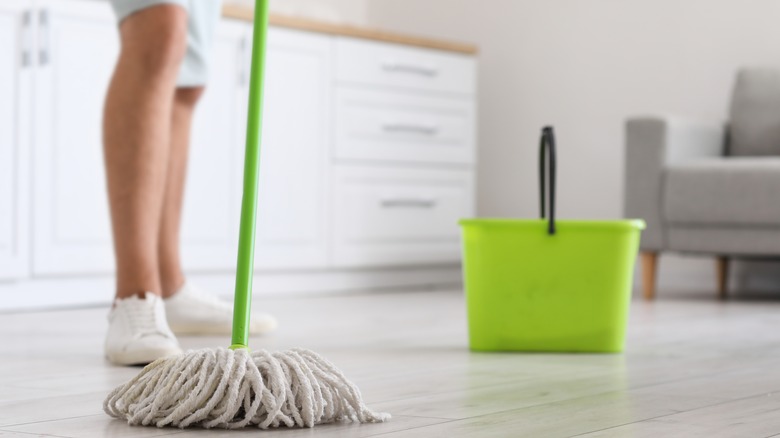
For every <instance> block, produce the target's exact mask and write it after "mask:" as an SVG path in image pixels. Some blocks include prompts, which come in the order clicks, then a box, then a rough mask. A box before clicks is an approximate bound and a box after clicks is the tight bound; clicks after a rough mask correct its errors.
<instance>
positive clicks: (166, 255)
mask: <svg viewBox="0 0 780 438" xmlns="http://www.w3.org/2000/svg"><path fill="white" fill-rule="evenodd" d="M202 94H203V87H192V88H178V89H177V90H176V93H175V95H174V100H173V115H172V118H171V134H170V147H171V149H170V156H169V157H168V177H167V180H166V183H165V198H164V201H163V206H162V218H161V221H160V235H159V240H158V260H159V272H160V281H161V283H162V294H163V297H169V296H171V295H173V294H174V293H176V291H178V290H179V288H181V286H182V285H183V284H184V272H183V270H182V266H181V257H180V255H179V248H180V247H179V234H180V233H179V232H180V226H181V209H182V203H183V200H184V183H185V180H186V177H187V156H188V152H189V144H190V128H191V126H192V116H193V113H194V111H195V105H196V104H197V102H198V99H199V98H200V96H201V95H202Z"/></svg>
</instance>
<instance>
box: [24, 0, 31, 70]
mask: <svg viewBox="0 0 780 438" xmlns="http://www.w3.org/2000/svg"><path fill="white" fill-rule="evenodd" d="M32 50H33V48H32V11H30V10H26V11H24V12H23V13H22V54H21V55H22V58H21V62H22V68H27V67H29V66H30V65H32Z"/></svg>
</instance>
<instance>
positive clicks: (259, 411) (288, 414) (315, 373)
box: [103, 348, 390, 429]
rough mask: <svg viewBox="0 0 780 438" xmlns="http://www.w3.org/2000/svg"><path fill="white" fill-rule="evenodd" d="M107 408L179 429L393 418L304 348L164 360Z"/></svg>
mask: <svg viewBox="0 0 780 438" xmlns="http://www.w3.org/2000/svg"><path fill="white" fill-rule="evenodd" d="M103 410H104V411H105V412H106V413H107V414H108V415H110V416H112V417H115V418H120V419H126V420H127V422H128V423H129V424H131V425H144V426H157V427H164V426H177V427H181V428H184V427H188V426H197V427H203V428H227V429H238V428H242V427H245V426H250V425H251V426H256V427H259V428H261V429H267V428H272V427H280V426H287V427H294V426H298V427H312V426H314V425H316V424H321V423H331V422H335V421H344V422H350V421H352V422H360V423H377V422H383V421H386V420H388V419H390V415H389V414H385V413H377V412H374V411H372V410H370V409H369V408H368V407H367V406H366V405H365V404H364V403H363V399H362V397H361V395H360V391H359V390H358V388H357V386H355V385H354V384H353V383H352V382H350V381H349V380H347V378H346V377H345V376H344V374H342V372H341V371H340V370H339V369H338V368H336V366H335V365H333V364H332V363H330V362H329V361H328V360H326V359H325V358H323V357H321V356H320V355H318V354H317V353H314V352H313V351H309V350H303V349H294V350H288V351H282V352H274V353H269V352H267V351H265V350H260V351H255V352H252V353H251V354H250V353H249V352H248V351H247V350H235V351H234V350H229V349H224V348H221V349H206V350H195V351H188V352H186V353H184V354H182V355H179V356H173V357H169V358H163V359H159V360H157V361H155V362H153V363H151V364H149V365H148V366H147V367H146V368H144V370H143V371H142V372H141V373H140V374H139V375H138V376H136V377H135V378H134V379H132V380H131V381H129V382H128V383H126V384H124V385H122V386H119V387H118V388H116V389H114V390H113V391H112V392H111V393H110V394H109V395H108V397H106V399H105V401H104V402H103Z"/></svg>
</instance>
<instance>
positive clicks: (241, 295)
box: [103, 0, 390, 429]
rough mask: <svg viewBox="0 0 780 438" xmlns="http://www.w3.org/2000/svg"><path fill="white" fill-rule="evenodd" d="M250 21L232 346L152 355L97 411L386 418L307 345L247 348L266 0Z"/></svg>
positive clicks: (195, 419)
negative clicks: (271, 349)
mask: <svg viewBox="0 0 780 438" xmlns="http://www.w3.org/2000/svg"><path fill="white" fill-rule="evenodd" d="M254 24H255V25H254V36H253V46H252V73H251V80H250V85H249V116H248V117H249V122H248V123H247V138H246V155H245V163H244V194H243V200H242V204H241V225H240V234H239V248H238V267H237V271H236V288H235V305H234V310H233V333H232V345H231V346H230V347H229V348H219V349H203V350H193V351H188V352H185V353H183V354H181V355H178V356H173V357H167V358H162V359H158V360H157V361H155V362H153V363H151V364H149V365H148V366H147V367H146V368H144V370H143V371H142V372H141V373H140V374H139V375H138V376H136V377H135V378H134V379H132V380H130V381H129V382H127V383H125V384H124V385H121V386H119V387H117V388H116V389H114V390H113V391H112V392H111V393H110V394H109V395H108V397H106V399H105V401H104V402H103V410H104V411H105V412H106V413H107V414H108V415H110V416H112V417H115V418H119V419H124V420H127V422H128V423H129V424H130V425H143V426H157V427H165V426H175V427H181V428H184V427H202V428H225V429H238V428H243V427H246V426H254V427H259V428H261V429H268V428H275V427H283V426H284V427H313V426H314V425H317V424H322V423H332V422H339V421H341V422H359V423H378V422H384V421H387V420H388V419H390V415H389V414H385V413H377V412H374V411H372V410H370V409H369V408H368V407H366V405H365V404H364V403H363V400H362V397H361V395H360V391H359V390H358V388H357V387H356V386H355V385H354V384H353V383H352V382H350V381H349V380H347V378H346V377H345V376H344V375H343V374H342V373H341V372H340V371H339V369H338V368H336V366H334V365H333V364H332V363H330V362H329V361H327V360H326V359H324V358H323V357H321V356H319V355H318V354H316V353H314V352H312V351H309V350H304V349H293V350H289V351H281V352H268V351H265V350H259V351H254V352H250V350H249V347H248V342H249V313H250V308H251V296H252V295H251V291H252V266H253V259H254V241H255V219H256V214H257V185H258V172H259V152H260V151H259V149H260V148H259V145H260V127H261V126H260V125H261V117H262V114H261V108H262V97H263V76H264V67H265V42H266V32H267V26H268V0H259V1H258V2H257V4H256V8H255V20H254Z"/></svg>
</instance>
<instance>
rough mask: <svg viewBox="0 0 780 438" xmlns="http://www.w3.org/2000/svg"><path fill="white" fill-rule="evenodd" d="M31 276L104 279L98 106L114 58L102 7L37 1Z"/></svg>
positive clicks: (106, 224) (108, 253)
mask: <svg viewBox="0 0 780 438" xmlns="http://www.w3.org/2000/svg"><path fill="white" fill-rule="evenodd" d="M36 5H37V6H38V9H37V10H36V12H35V18H36V20H37V24H38V30H37V47H36V56H35V62H36V67H35V111H34V114H35V116H34V123H35V140H34V142H35V145H34V148H33V155H34V158H33V162H34V163H35V166H34V170H33V181H34V184H33V199H34V206H33V207H34V208H33V212H34V213H33V224H34V232H33V251H34V257H33V271H34V274H36V275H53V274H83V273H101V272H109V271H111V269H112V268H113V252H112V249H111V248H112V247H111V232H110V221H109V211H108V203H107V198H106V196H107V195H106V188H105V187H106V184H105V177H104V170H103V151H102V140H101V121H102V110H103V101H104V99H105V95H106V89H107V88H108V83H109V80H110V77H111V73H112V71H113V67H114V62H115V60H116V56H117V53H118V51H119V42H118V36H117V32H116V23H115V19H114V16H113V13H112V12H111V10H110V7H109V5H108V4H107V3H104V2H95V1H62V0H49V1H38V2H37V3H36Z"/></svg>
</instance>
